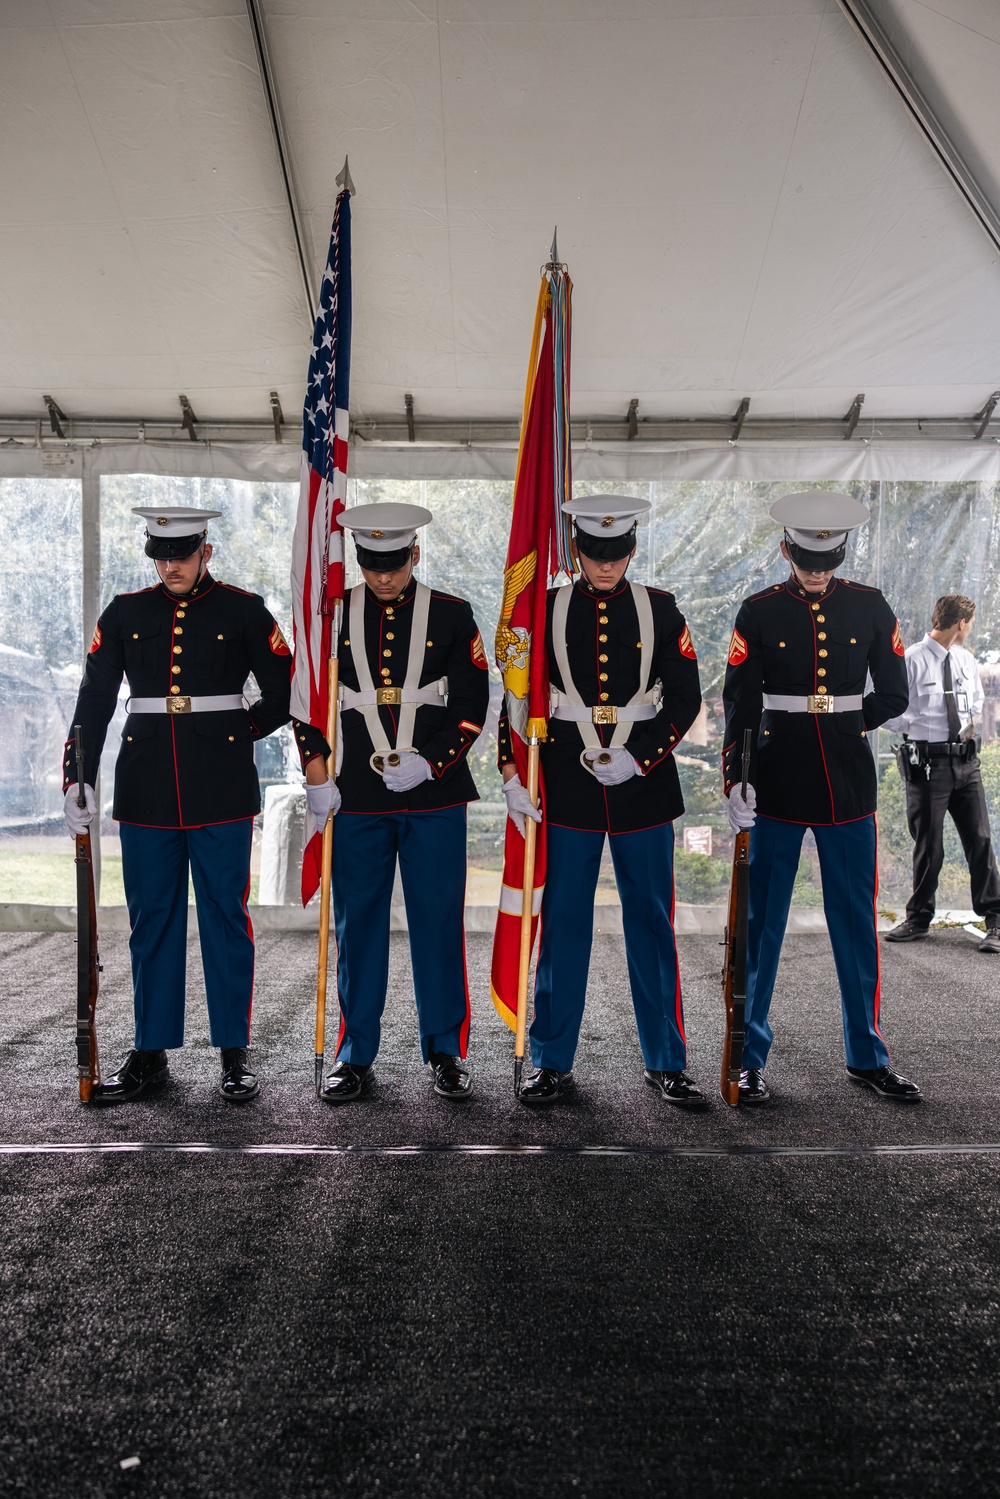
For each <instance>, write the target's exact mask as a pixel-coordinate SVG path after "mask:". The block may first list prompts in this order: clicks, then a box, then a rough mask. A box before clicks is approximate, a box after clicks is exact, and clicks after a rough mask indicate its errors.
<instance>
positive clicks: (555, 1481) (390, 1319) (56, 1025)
mask: <svg viewBox="0 0 1000 1499" xmlns="http://www.w3.org/2000/svg"><path fill="white" fill-rule="evenodd" d="M392 943H393V945H392V970H391V981H390V994H391V998H390V1003H389V1006H388V1010H387V1015H386V1024H385V1034H384V1038H383V1048H382V1052H381V1055H380V1058H379V1063H378V1067H377V1071H376V1074H375V1077H374V1080H373V1082H372V1084H371V1087H370V1092H369V1094H368V1096H367V1098H366V1099H365V1101H364V1102H363V1103H359V1104H356V1105H352V1106H348V1107H344V1108H342V1109H340V1110H333V1109H330V1108H327V1107H325V1106H323V1105H321V1104H319V1103H317V1102H316V1100H315V1098H314V1096H313V1093H312V1073H313V1059H312V1052H313V1012H312V1006H313V994H314V981H315V939H314V938H313V937H311V936H308V935H303V936H299V935H285V934H274V935H268V936H265V937H263V938H261V940H260V942H259V945H258V969H257V975H258V978H257V995H256V1000H255V1007H254V1039H255V1045H256V1060H257V1064H258V1066H259V1071H260V1075H261V1078H262V1085H263V1086H262V1092H261V1096H260V1097H259V1098H258V1099H257V1100H255V1101H254V1102H253V1103H251V1104H248V1105H246V1106H244V1107H242V1108H237V1107H233V1106H231V1105H227V1104H226V1103H225V1102H224V1101H223V1100H222V1099H221V1098H220V1097H219V1096H218V1095H217V1093H216V1092H215V1081H216V1073H217V1054H216V1053H214V1052H212V1051H211V1050H210V1049H209V1047H208V1045H207V1039H206V1029H207V1027H206V1021H205V1015H204V1002H203V998H202V995H201V987H200V968H199V964H198V960H197V951H196V945H195V947H194V948H193V950H192V955H191V964H190V971H191V985H190V994H189V1024H188V1045H187V1046H186V1047H185V1049H184V1050H183V1051H182V1052H179V1053H174V1054H172V1058H171V1078H170V1081H169V1082H168V1083H167V1084H166V1085H165V1086H164V1087H163V1088H162V1089H161V1090H160V1091H159V1092H158V1093H157V1094H156V1095H155V1096H152V1095H151V1096H149V1097H144V1098H142V1099H140V1100H137V1101H136V1102H135V1103H133V1104H130V1105H123V1106H120V1107H118V1108H114V1109H110V1108H108V1109H93V1108H84V1107H81V1106H80V1105H79V1104H78V1103H77V1102H76V1099H75V1083H74V1079H73V1062H74V1053H73V1044H72V1015H73V1007H74V983H75V949H74V943H73V939H72V938H71V937H68V936H66V935H63V934H52V935H43V934H28V933H22V934H4V935H3V936H0V1197H2V1201H0V1225H2V1226H0V1274H2V1284H3V1307H4V1313H3V1316H2V1318H0V1370H2V1371H3V1372H2V1376H0V1377H2V1387H0V1493H2V1494H3V1495H4V1496H6V1495H8V1494H11V1495H14V1494H17V1495H21V1494H25V1495H32V1496H39V1499H48V1496H50V1495H51V1496H53V1499H55V1496H59V1499H62V1496H64V1495H67V1494H73V1495H81V1496H90V1495H94V1496H102V1499H103V1496H111V1495H119V1494H123V1495H124V1494H129V1495H131V1494H148V1495H170V1496H173V1495H184V1496H187V1495H198V1496H201V1495H213V1496H222V1499H228V1496H230V1495H232V1496H236V1495H254V1496H257V1495H260V1496H271V1495H274V1496H286V1495H287V1496H299V1495H302V1496H314V1495H316V1496H319V1495H324V1496H326V1495H329V1496H331V1499H332V1496H334V1495H340V1494H345V1495H349V1496H394V1495H399V1496H410V1495H414V1496H424V1495H427V1496H430V1495H435V1496H436V1495H440V1494H443V1493H449V1494H450V1493H462V1494H467V1495H474V1496H478V1495H507V1494H511V1495H522V1494H523V1495H536V1494H538V1495H545V1496H548V1495H554V1496H563V1495H566V1496H573V1495H583V1496H604V1495H609V1496H610V1495H619V1494H630V1493H636V1494H643V1495H647V1494H648V1495H661V1494H663V1495H665V1494H671V1495H672V1494H677V1495H679V1496H702V1495H704V1496H726V1499H729V1496H732V1499H742V1496H756V1495H762V1496H763V1495H768V1496H784V1495H789V1496H791V1495H796V1496H799V1495H806V1496H812V1495H823V1496H825V1495H834V1494H837V1495H841V1494H845V1493H846V1494H865V1495H867V1494H872V1495H875V1494H879V1495H882V1494H885V1495H897V1494H898V1495H910V1494H914V1495H916V1494H920V1495H925V1494H926V1495H949V1496H951V1495H959V1496H961V1495H966V1494H968V1495H970V1496H971V1495H976V1496H979V1495H988V1494H991V1493H996V1492H998V1490H1000V1481H998V1479H997V1474H996V1469H997V1459H996V1447H997V1414H996V1413H997V1395H998V1390H997V1383H998V1372H997V1371H998V1343H1000V1293H998V1287H997V1265H998V1264H1000V1194H998V1190H997V1184H998V1173H1000V1119H998V1112H1000V1101H998V1098H997V1090H996V1077H997V1040H996V1029H997V1025H996V1017H997V1001H998V996H1000V957H988V956H984V955H980V954H979V953H978V952H977V951H976V944H975V941H974V939H973V938H972V937H970V936H969V935H968V934H967V933H965V932H962V931H944V932H938V933H935V934H934V935H933V936H932V937H930V938H928V939H927V940H926V941H924V942H921V943H916V944H912V945H908V946H905V947H899V946H897V947H891V946H890V947H883V985H884V998H883V1012H882V1022H883V1031H884V1033H885V1034H886V1038H887V1040H888V1042H889V1045H890V1048H891V1050H892V1053H893V1061H894V1064H895V1065H896V1066H897V1067H898V1068H899V1070H901V1071H903V1072H905V1073H907V1074H908V1075H910V1076H912V1077H914V1078H915V1079H916V1080H917V1081H919V1082H920V1083H921V1085H922V1086H923V1088H924V1090H925V1095H926V1096H925V1099H924V1100H923V1102H921V1103H920V1104H919V1105H916V1106H912V1107H900V1106H893V1105H891V1104H887V1103H885V1102H883V1101H882V1100H880V1099H879V1098H877V1097H876V1096H875V1095H874V1094H872V1093H870V1092H868V1091H867V1090H861V1089H859V1088H857V1087H855V1086H853V1085H851V1084H849V1083H848V1082H847V1081H846V1079H845V1077H844V1072H843V1055H842V1040H841V1034H840V1014H839V1001H838V999H837V990H836V982H835V978H834V972H833V964H832V959H831V957H830V953H829V947H828V943H827V940H826V938H825V937H822V936H815V937H813V936H808V937H806V936H798V937H791V938H789V939H788V941H787V943H786V948H785V955H784V958H783V962H782V967H781V971H780V973H779V979H778V989H777V992H776V997H775V1003H774V1007H773V1011H772V1017H773V1021H774V1025H775V1031H776V1038H777V1039H776V1044H775V1051H774V1054H773V1057H772V1065H771V1066H770V1067H769V1068H768V1078H769V1081H770V1083H771V1086H772V1088H773V1089H774V1094H775V1096H774V1098H773V1100H772V1102H771V1104H770V1105H768V1106H767V1107H764V1108H759V1109H757V1110H750V1109H746V1110H739V1111H733V1110H730V1109H728V1108H726V1106H725V1105H724V1104H723V1103H722V1101H721V1099H719V1097H718V1095H717V1092H716V1083H715V1079H716V1076H717V1072H718V1060H719V1058H718V1053H719V1043H720V1011H721V998H720V989H719V968H720V963H721V948H720V947H719V946H718V944H717V943H716V942H715V941H714V940H713V939H710V938H705V937H689V938H682V939H681V942H680V949H681V965H682V976H683V981H684V989H685V1010H686V1016H687V1027H688V1036H689V1043H690V1059H691V1060H690V1067H691V1070H692V1072H693V1073H694V1074H695V1075H696V1076H697V1077H698V1078H699V1079H700V1080H701V1082H702V1083H703V1085H704V1086H705V1089H706V1092H707V1093H708V1095H709V1106H708V1108H707V1110H706V1111H705V1112H704V1113H702V1114H700V1115H692V1114H687V1113H683V1112H681V1111H679V1110H676V1109H673V1108H671V1106H670V1105H668V1104H665V1103H664V1102H663V1101H662V1100H661V1099H659V1098H658V1097H657V1096H656V1095H655V1094H654V1093H653V1092H652V1090H650V1089H649V1088H646V1087H645V1086H644V1085H643V1082H642V1072H641V1062H640V1059H639V1054H638V1047H637V1043H636V1040H635V1031H634V1024H633V1021H632V1016H631V1010H630V1006H629V1001H628V990H627V979H626V976H625V966H624V954H623V949H622V945H621V939H620V938H617V937H603V938H599V939H597V940H596V941H595V947H594V960H593V964H592V970H591V993H590V999H589V1002H588V1010H587V1015H586V1017H585V1022H584V1034H583V1038H582V1041H581V1047H580V1052H579V1054H578V1066H577V1072H576V1076H577V1088H576V1091H575V1094H574V1096H573V1097H572V1099H570V1100H567V1101H566V1102H565V1103H563V1104H560V1105H559V1106H557V1107H556V1108H553V1109H552V1110H549V1111H542V1112H529V1111H528V1110H527V1109H525V1108H524V1107H523V1106H519V1105H516V1104H515V1103H514V1102H513V1099H512V1096H511V1095H512V1087H511V1062H510V1057H511V1050H512V1048H511V1041H510V1036H509V1032H507V1031H506V1029H505V1028H504V1027H503V1026H502V1025H501V1023H500V1022H499V1020H498V1019H497V1018H496V1017H495V1015H494V1013H493V1010H492V1006H491V1004H490V1001H489V997H488V968H489V945H490V944H489V939H488V938H486V937H473V938H470V941H469V974H470V985H471V989H472V993H473V1034H472V1047H471V1056H472V1060H473V1064H474V1070H475V1075H476V1095H475V1097H474V1098H473V1099H471V1100H470V1101H469V1102H467V1103H465V1104H460V1105H454V1104H452V1105H449V1104H448V1103H446V1102H445V1101H443V1100H441V1099H438V1098H436V1097H434V1095H433V1093H432V1092H431V1089H430V1086H429V1079H428V1075H427V1074H426V1073H425V1071H424V1070H423V1069H422V1068H421V1066H420V1061H419V1051H418V1047H417V1040H416V1032H415V1022H414V1015H413V1009H412V997H411V989H410V980H409V961H408V956H407V949H406V938H405V936H398V937H393V939H392ZM102 957H103V961H104V965H105V970H104V975H103V988H102V995H101V1028H100V1035H101V1044H102V1050H103V1053H104V1058H105V1067H106V1069H107V1070H111V1068H113V1066H114V1065H115V1062H116V1060H117V1058H118V1056H119V1055H120V1054H121V1053H122V1052H123V1051H125V1050H126V1049H127V1047H128V1045H129V1043H130V1039H131V1037H130V1001H129V984H128V972H127V967H128V965H127V948H126V941H125V939H124V938H122V937H118V936H115V935H108V936H107V937H106V938H105V939H104V941H103V943H102ZM333 1034H334V1030H333V1029H332V1021H331V1039H332V1037H333ZM193 1142H204V1143H205V1144H207V1145H213V1146H222V1147H228V1149H226V1150H223V1151H217V1150H212V1151H204V1152H199V1153H183V1152H180V1151H175V1150H170V1149H165V1148H160V1149H156V1150H149V1151H145V1152H135V1151H127V1150H113V1151H109V1150H101V1149H98V1148H96V1147H100V1146H126V1145H128V1144H130V1143H146V1144H149V1145H152V1146H157V1145H158V1146H160V1147H166V1146H169V1145H171V1144H175V1143H176V1144H188V1145H190V1144H191V1143H193ZM456 1144H457V1145H462V1146H466V1147H475V1146H482V1147H487V1148H488V1149H489V1150H492V1151H494V1152H497V1153H454V1152H451V1151H449V1150H447V1149H446V1147H448V1146H453V1145H456ZM19 1145H20V1146H35V1147H46V1146H54V1147H60V1146H61V1147H79V1149H78V1151H77V1153H72V1154H68V1153H61V1154H60V1153H49V1152H47V1151H46V1150H44V1149H42V1150H41V1151H40V1153H34V1154H24V1153H10V1152H11V1148H12V1147H15V1146H19ZM247 1146H251V1147H282V1146H284V1147H287V1148H288V1151H289V1153H285V1154H274V1153H253V1154H248V1153H244V1151H243V1147H247ZM417 1146H424V1147H429V1148H428V1149H427V1150H425V1151H423V1152H420V1151H416V1150H409V1151H408V1150H406V1149H405V1148H406V1147H417ZM525 1146H543V1147H547V1148H550V1149H551V1150H552V1152H553V1153H532V1152H530V1151H526V1152H523V1153H501V1152H510V1151H511V1150H512V1149H513V1148H515V1147H525ZM990 1146H995V1147H997V1150H996V1152H991V1150H990V1149H989V1147H990ZM86 1147H91V1148H86ZM294 1147H308V1148H309V1149H310V1150H313V1151H315V1150H316V1149H317V1147H319V1148H322V1147H327V1149H326V1150H325V1152H322V1153H310V1154H296V1153H294ZM348 1147H360V1148H361V1149H360V1150H357V1151H356V1153H350V1151H349V1150H348V1149H347V1148H348ZM954 1147H965V1149H964V1150H956V1149H954ZM581 1148H584V1149H585V1150H589V1151H591V1152H592V1153H590V1154H587V1153H574V1151H579V1150H580V1149H581ZM609 1148H610V1149H614V1148H617V1150H618V1151H619V1152H621V1153H618V1154H615V1153H600V1151H601V1150H602V1149H605V1150H607V1149H609ZM131 1457H138V1459H139V1465H138V1466H133V1467H131V1468H129V1469H125V1470H123V1469H122V1468H121V1467H120V1466H119V1464H120V1462H121V1461H122V1460H123V1459H128V1458H131Z"/></svg>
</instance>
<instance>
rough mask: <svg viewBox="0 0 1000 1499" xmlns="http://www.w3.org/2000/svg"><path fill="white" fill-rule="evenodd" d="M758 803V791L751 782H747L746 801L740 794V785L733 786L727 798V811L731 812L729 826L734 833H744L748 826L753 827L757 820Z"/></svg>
mask: <svg viewBox="0 0 1000 1499" xmlns="http://www.w3.org/2000/svg"><path fill="white" fill-rule="evenodd" d="M756 805H757V793H756V791H755V790H754V789H753V787H752V786H751V785H750V784H749V783H747V799H746V801H744V800H743V798H742V796H741V795H740V788H739V786H733V788H732V789H731V791H730V793H729V796H728V798H727V800H726V812H727V813H728V814H729V826H730V827H731V828H732V830H733V832H734V833H742V832H745V831H746V829H747V828H752V827H753V825H754V823H755V822H756V821H757V814H756V812H755V811H754V808H755V807H756Z"/></svg>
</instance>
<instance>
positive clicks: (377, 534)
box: [340, 500, 434, 573]
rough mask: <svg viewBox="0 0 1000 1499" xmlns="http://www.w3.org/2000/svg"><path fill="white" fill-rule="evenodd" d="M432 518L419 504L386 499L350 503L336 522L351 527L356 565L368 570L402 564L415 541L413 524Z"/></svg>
mask: <svg viewBox="0 0 1000 1499" xmlns="http://www.w3.org/2000/svg"><path fill="white" fill-rule="evenodd" d="M433 519H434V517H433V515H432V514H431V512H430V511H429V510H425V509H424V507H423V505H405V504H402V503H400V502H398V501H395V500H386V501H383V502H382V503H379V504H374V505H351V507H350V508H349V509H347V510H345V511H343V512H342V514H341V516H340V524H341V525H342V526H343V527H344V530H345V531H353V533H354V545H355V547H356V549H357V553H358V565H359V566H360V567H365V568H368V569H369V571H371V572H380V573H393V572H395V571H396V569H397V568H398V567H405V566H406V563H407V562H408V560H409V558H410V557H411V556H412V555H413V548H414V547H415V546H416V543H417V527H418V526H426V525H427V524H428V523H429V522H430V521H432V520H433Z"/></svg>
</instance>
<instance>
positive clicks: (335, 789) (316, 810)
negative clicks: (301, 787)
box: [306, 779, 340, 830]
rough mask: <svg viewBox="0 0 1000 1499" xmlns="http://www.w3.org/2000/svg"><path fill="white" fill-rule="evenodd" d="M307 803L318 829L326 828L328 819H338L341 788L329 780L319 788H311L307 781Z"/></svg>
mask: <svg viewBox="0 0 1000 1499" xmlns="http://www.w3.org/2000/svg"><path fill="white" fill-rule="evenodd" d="M306 803H307V805H308V807H309V810H310V812H311V813H312V815H313V816H314V817H315V819H316V827H317V829H320V830H321V829H323V828H325V827H326V819H327V818H328V817H331V816H333V817H336V815H337V813H338V812H339V811H340V788H339V786H338V785H337V783H336V781H331V780H329V779H327V780H325V781H324V782H323V783H322V785H319V786H310V785H309V782H308V781H307V782H306Z"/></svg>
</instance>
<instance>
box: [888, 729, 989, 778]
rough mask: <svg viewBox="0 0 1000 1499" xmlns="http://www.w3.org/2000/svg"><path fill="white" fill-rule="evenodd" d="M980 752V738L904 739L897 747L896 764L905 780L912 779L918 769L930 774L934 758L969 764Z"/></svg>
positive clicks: (926, 774) (927, 774)
mask: <svg viewBox="0 0 1000 1499" xmlns="http://www.w3.org/2000/svg"><path fill="white" fill-rule="evenodd" d="M978 753H979V740H978V739H958V740H947V739H943V740H933V739H931V740H928V739H904V740H903V742H902V744H900V745H897V747H896V764H897V765H898V766H899V773H900V775H901V776H902V777H903V780H904V781H912V780H914V779H915V778H916V775H917V773H918V771H921V770H922V771H923V772H924V775H925V776H929V775H930V773H931V761H932V760H957V761H958V762H959V764H968V763H969V762H970V761H972V760H975V758H976V756H977V755H978Z"/></svg>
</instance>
